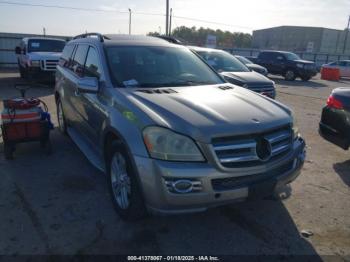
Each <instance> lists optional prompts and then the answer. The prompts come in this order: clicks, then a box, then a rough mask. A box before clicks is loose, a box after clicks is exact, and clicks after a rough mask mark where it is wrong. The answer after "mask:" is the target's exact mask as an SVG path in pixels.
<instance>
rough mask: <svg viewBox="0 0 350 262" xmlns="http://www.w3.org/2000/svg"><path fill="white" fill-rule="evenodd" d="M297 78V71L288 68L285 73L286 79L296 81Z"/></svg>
mask: <svg viewBox="0 0 350 262" xmlns="http://www.w3.org/2000/svg"><path fill="white" fill-rule="evenodd" d="M295 78H296V75H295V72H294V71H293V70H290V69H288V70H287V71H286V72H285V73H284V79H285V80H287V81H294V80H295Z"/></svg>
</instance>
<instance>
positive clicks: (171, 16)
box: [168, 8, 173, 36]
mask: <svg viewBox="0 0 350 262" xmlns="http://www.w3.org/2000/svg"><path fill="white" fill-rule="evenodd" d="M172 20H173V9H172V8H170V19H169V33H168V35H169V36H171V23H172Z"/></svg>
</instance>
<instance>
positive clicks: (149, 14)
mask: <svg viewBox="0 0 350 262" xmlns="http://www.w3.org/2000/svg"><path fill="white" fill-rule="evenodd" d="M0 4H6V5H16V6H27V7H43V8H56V9H66V10H78V11H89V12H104V13H121V14H129V11H128V10H125V11H124V10H103V9H93V8H82V7H74V6H62V5H44V4H30V3H24V2H12V1H0ZM133 14H136V15H148V16H166V15H165V14H160V13H148V12H137V11H133ZM173 18H178V19H183V20H189V21H195V22H202V23H207V24H215V25H223V26H229V27H236V28H242V29H249V30H253V28H251V27H247V26H241V25H232V24H226V23H221V22H215V21H210V20H204V19H199V18H191V17H186V16H175V15H173Z"/></svg>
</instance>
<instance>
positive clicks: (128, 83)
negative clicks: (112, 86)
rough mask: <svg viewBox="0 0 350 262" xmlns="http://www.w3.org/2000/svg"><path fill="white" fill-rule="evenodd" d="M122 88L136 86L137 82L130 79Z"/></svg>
mask: <svg viewBox="0 0 350 262" xmlns="http://www.w3.org/2000/svg"><path fill="white" fill-rule="evenodd" d="M123 84H124V86H138V85H139V82H137V81H136V80H135V79H130V80H127V81H124V82H123Z"/></svg>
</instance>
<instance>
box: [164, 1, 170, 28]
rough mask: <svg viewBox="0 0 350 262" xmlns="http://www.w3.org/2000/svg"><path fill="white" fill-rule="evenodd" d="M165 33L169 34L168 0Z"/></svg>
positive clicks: (167, 3) (167, 2)
mask: <svg viewBox="0 0 350 262" xmlns="http://www.w3.org/2000/svg"><path fill="white" fill-rule="evenodd" d="M165 35H169V0H166V11H165Z"/></svg>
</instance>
